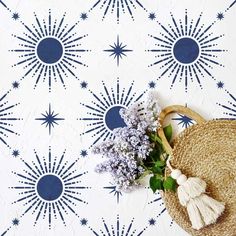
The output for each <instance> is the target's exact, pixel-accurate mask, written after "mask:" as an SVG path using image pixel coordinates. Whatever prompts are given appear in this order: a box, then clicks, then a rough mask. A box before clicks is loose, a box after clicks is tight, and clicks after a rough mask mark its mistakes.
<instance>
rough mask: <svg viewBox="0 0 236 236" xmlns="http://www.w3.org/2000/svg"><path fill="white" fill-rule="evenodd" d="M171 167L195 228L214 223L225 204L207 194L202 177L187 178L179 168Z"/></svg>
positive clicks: (181, 202) (179, 195) (178, 191)
mask: <svg viewBox="0 0 236 236" xmlns="http://www.w3.org/2000/svg"><path fill="white" fill-rule="evenodd" d="M168 166H169V168H170V169H171V171H172V172H171V177H172V178H173V179H176V181H177V183H178V185H179V187H178V189H177V193H178V198H179V201H180V204H181V205H182V206H184V207H187V212H188V215H189V219H190V221H191V223H192V227H193V228H194V229H197V230H199V229H201V228H203V227H205V226H207V225H210V224H213V223H215V222H216V220H217V219H218V218H219V216H220V215H221V214H222V213H223V211H224V209H225V206H224V204H223V203H221V202H218V201H216V200H215V199H213V198H211V197H209V196H207V195H206V194H205V193H206V183H205V181H203V180H202V179H200V178H197V177H190V178H187V177H186V176H185V175H183V174H182V173H181V171H180V170H178V169H175V170H174V169H173V168H172V167H171V166H170V164H169V163H168Z"/></svg>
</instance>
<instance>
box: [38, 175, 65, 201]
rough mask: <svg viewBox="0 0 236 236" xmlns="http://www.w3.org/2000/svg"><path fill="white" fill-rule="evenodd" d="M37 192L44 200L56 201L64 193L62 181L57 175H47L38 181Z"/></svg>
mask: <svg viewBox="0 0 236 236" xmlns="http://www.w3.org/2000/svg"><path fill="white" fill-rule="evenodd" d="M37 192H38V194H39V196H40V197H41V198H42V199H44V200H46V201H54V200H56V199H58V198H59V197H60V196H61V194H62V192H63V185H62V181H61V180H60V179H59V178H58V177H57V176H55V175H45V176H43V177H42V178H41V179H40V180H39V181H38V184H37Z"/></svg>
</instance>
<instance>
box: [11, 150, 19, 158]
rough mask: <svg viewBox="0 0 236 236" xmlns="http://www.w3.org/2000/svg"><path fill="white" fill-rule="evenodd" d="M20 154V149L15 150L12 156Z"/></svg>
mask: <svg viewBox="0 0 236 236" xmlns="http://www.w3.org/2000/svg"><path fill="white" fill-rule="evenodd" d="M19 155H20V152H19V150H13V152H12V156H14V157H18V156H19Z"/></svg>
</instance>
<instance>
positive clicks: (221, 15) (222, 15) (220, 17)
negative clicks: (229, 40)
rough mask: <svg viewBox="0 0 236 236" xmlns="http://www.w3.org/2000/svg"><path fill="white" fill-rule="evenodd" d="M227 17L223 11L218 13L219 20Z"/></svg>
mask: <svg viewBox="0 0 236 236" xmlns="http://www.w3.org/2000/svg"><path fill="white" fill-rule="evenodd" d="M224 18H225V17H224V14H223V13H222V12H219V13H218V14H217V19H218V20H223V19H224Z"/></svg>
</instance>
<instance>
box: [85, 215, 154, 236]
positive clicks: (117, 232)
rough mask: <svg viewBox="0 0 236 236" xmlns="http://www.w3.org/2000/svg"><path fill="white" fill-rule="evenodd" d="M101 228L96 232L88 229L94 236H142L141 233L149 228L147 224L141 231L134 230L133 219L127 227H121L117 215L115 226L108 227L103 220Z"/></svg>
mask: <svg viewBox="0 0 236 236" xmlns="http://www.w3.org/2000/svg"><path fill="white" fill-rule="evenodd" d="M102 221H103V226H102V228H101V229H100V230H96V229H94V228H92V227H90V226H88V227H89V229H90V230H91V231H92V233H93V234H94V235H96V236H101V235H103V236H111V235H112V236H140V235H143V233H144V232H145V231H146V230H147V229H148V227H149V226H150V225H149V224H148V225H147V226H145V227H143V229H141V230H137V229H134V218H133V219H132V220H131V222H130V223H129V224H127V225H125V224H124V225H122V224H121V222H120V217H119V215H117V220H116V223H115V224H112V225H108V223H107V222H106V221H105V219H102Z"/></svg>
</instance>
